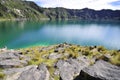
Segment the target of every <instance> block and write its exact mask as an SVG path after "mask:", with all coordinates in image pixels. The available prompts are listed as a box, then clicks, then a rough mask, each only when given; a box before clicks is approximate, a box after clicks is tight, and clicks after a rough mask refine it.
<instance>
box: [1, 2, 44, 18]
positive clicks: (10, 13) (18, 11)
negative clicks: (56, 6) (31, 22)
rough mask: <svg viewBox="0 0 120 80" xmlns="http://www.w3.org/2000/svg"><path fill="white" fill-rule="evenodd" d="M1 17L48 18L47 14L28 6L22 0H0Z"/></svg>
mask: <svg viewBox="0 0 120 80" xmlns="http://www.w3.org/2000/svg"><path fill="white" fill-rule="evenodd" d="M0 18H6V19H14V18H18V19H19V18H26V19H27V18H29V19H41V18H46V16H45V15H43V14H41V13H40V12H38V11H37V10H35V9H33V8H32V7H30V6H28V5H27V4H26V3H25V2H23V1H22V0H0Z"/></svg>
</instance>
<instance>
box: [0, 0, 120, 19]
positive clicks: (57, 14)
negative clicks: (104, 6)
mask: <svg viewBox="0 0 120 80" xmlns="http://www.w3.org/2000/svg"><path fill="white" fill-rule="evenodd" d="M0 18H2V19H4V18H6V19H15V18H18V19H20V18H25V19H51V20H68V19H72V20H73V19H74V20H75V19H76V20H107V21H111V20H116V21H120V10H115V11H113V10H99V11H95V10H92V9H88V8H85V9H80V10H78V9H65V8H61V7H58V8H42V7H39V6H38V5H37V4H35V3H34V2H31V1H23V0H0Z"/></svg>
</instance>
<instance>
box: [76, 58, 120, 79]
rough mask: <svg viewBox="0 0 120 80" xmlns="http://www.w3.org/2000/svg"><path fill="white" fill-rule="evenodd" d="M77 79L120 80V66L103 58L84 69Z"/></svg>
mask: <svg viewBox="0 0 120 80" xmlns="http://www.w3.org/2000/svg"><path fill="white" fill-rule="evenodd" d="M75 80H120V67H117V66H115V65H112V64H110V63H108V62H105V61H103V60H99V61H97V62H96V63H95V64H94V65H92V66H89V67H86V68H84V69H82V71H81V72H80V75H79V76H78V77H76V79H75Z"/></svg>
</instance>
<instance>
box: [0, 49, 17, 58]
mask: <svg viewBox="0 0 120 80" xmlns="http://www.w3.org/2000/svg"><path fill="white" fill-rule="evenodd" d="M18 58H19V54H18V53H16V52H10V51H7V52H2V53H0V60H5V59H18Z"/></svg>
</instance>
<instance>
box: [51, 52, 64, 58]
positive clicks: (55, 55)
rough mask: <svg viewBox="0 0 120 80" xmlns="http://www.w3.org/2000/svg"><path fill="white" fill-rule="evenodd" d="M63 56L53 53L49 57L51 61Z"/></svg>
mask: <svg viewBox="0 0 120 80" xmlns="http://www.w3.org/2000/svg"><path fill="white" fill-rule="evenodd" d="M61 56H62V54H59V53H51V54H50V55H49V59H58V58H60V57H61Z"/></svg>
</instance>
